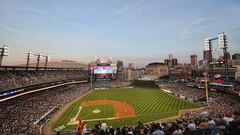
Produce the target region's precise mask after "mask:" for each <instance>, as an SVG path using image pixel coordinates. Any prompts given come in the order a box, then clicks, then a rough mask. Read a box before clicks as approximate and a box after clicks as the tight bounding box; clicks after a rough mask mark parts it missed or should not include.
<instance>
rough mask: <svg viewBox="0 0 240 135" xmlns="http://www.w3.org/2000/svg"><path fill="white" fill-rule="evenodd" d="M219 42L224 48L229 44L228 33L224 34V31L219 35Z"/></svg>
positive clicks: (220, 46)
mask: <svg viewBox="0 0 240 135" xmlns="http://www.w3.org/2000/svg"><path fill="white" fill-rule="evenodd" d="M218 44H219V48H220V49H223V48H225V47H226V46H227V39H226V35H225V34H224V32H222V33H220V34H219V35H218Z"/></svg>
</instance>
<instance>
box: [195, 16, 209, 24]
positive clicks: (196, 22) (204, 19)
mask: <svg viewBox="0 0 240 135" xmlns="http://www.w3.org/2000/svg"><path fill="white" fill-rule="evenodd" d="M206 20H208V18H206V17H202V18H198V19H196V20H194V21H193V22H192V25H198V24H201V23H203V22H205V21H206Z"/></svg>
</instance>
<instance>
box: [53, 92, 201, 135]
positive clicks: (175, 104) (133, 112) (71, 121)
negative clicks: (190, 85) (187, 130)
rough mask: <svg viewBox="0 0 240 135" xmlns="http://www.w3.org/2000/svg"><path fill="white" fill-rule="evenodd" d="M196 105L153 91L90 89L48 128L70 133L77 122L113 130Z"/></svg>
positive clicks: (155, 118)
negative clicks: (101, 124)
mask: <svg viewBox="0 0 240 135" xmlns="http://www.w3.org/2000/svg"><path fill="white" fill-rule="evenodd" d="M197 107H200V105H199V104H197V103H193V102H190V101H187V100H184V99H180V98H177V97H175V96H172V95H169V94H167V93H165V92H162V91H160V90H157V89H143V88H112V89H103V90H102V89H101V90H92V91H91V92H90V93H89V94H87V95H86V96H84V97H82V98H81V99H80V100H78V101H77V102H75V103H73V104H72V105H71V106H70V107H69V108H68V109H67V110H66V111H65V112H64V113H63V114H62V115H61V116H60V117H59V119H58V120H57V121H56V122H55V123H54V125H53V127H52V129H53V131H57V130H73V129H75V128H76V123H77V121H78V120H84V121H86V122H87V125H88V127H93V126H94V125H95V124H96V123H98V121H103V120H104V121H105V122H106V123H107V124H108V125H111V126H113V127H116V126H122V125H135V124H136V123H137V122H138V121H142V122H150V121H155V120H159V119H163V118H167V117H171V116H175V115H178V112H179V110H181V109H189V108H197Z"/></svg>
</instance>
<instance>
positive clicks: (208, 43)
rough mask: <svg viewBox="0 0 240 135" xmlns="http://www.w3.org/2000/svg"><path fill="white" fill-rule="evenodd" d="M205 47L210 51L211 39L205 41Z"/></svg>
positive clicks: (207, 38)
mask: <svg viewBox="0 0 240 135" xmlns="http://www.w3.org/2000/svg"><path fill="white" fill-rule="evenodd" d="M204 46H205V50H206V51H209V50H210V38H209V37H206V38H205V40H204Z"/></svg>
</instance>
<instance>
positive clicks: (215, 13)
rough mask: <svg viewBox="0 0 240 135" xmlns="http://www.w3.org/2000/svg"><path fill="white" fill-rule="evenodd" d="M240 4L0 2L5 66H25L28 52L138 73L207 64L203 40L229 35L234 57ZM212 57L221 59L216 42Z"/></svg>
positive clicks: (134, 0)
mask: <svg viewBox="0 0 240 135" xmlns="http://www.w3.org/2000/svg"><path fill="white" fill-rule="evenodd" d="M239 13H240V2H239V1H237V0H230V1H224V0H221V1H217V0H214V1H207V0H204V1H190V0H185V1H176V0H175V1H167V2H166V1H165V2H164V1H157V0H150V1H144V0H131V1H120V0H117V1H107V0H106V1H75V0H72V1H56V0H53V1H31V0H23V1H17V0H11V1H7V0H0V17H1V20H0V47H2V45H4V44H6V45H8V46H9V47H10V54H9V56H8V57H4V60H3V64H5V65H6V64H14V63H25V62H26V57H27V53H28V51H29V50H31V51H35V52H41V53H44V54H48V55H50V56H51V59H52V60H57V59H58V60H60V59H68V60H75V61H80V62H83V63H88V62H90V61H92V60H94V56H98V57H103V58H108V57H109V56H111V55H112V56H113V58H115V59H119V60H123V61H124V63H125V64H127V63H134V64H135V65H136V66H138V67H143V66H146V65H147V64H148V63H151V62H156V61H157V62H163V60H164V59H165V58H168V55H169V54H173V55H174V57H176V58H177V59H178V60H179V61H180V63H190V58H189V57H190V55H192V54H196V55H198V60H201V59H202V58H203V56H202V55H203V50H204V38H205V37H207V36H209V37H210V38H213V37H217V35H218V34H219V33H220V32H225V34H226V35H227V39H228V45H229V48H228V50H229V51H230V53H231V55H232V54H234V53H239V52H240V47H239V45H240V38H239V37H240V14H239ZM213 45H214V49H213V55H215V56H219V55H222V50H220V49H219V48H218V43H217V42H214V43H213Z"/></svg>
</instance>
